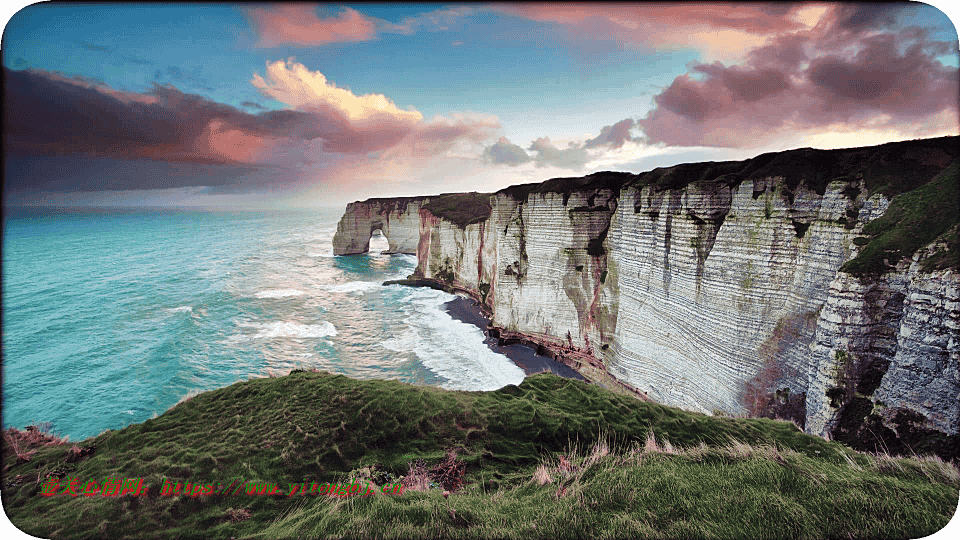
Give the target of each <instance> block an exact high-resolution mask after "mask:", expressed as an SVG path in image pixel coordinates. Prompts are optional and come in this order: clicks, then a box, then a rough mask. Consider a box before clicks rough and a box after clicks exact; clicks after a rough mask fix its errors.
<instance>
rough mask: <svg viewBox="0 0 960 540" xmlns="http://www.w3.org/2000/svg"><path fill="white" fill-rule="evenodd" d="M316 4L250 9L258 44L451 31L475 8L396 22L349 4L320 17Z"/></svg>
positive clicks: (356, 39)
mask: <svg viewBox="0 0 960 540" xmlns="http://www.w3.org/2000/svg"><path fill="white" fill-rule="evenodd" d="M317 7H318V6H317V5H316V4H284V5H280V6H276V7H271V8H251V9H248V10H247V14H248V15H249V17H250V20H251V22H252V24H253V27H254V29H255V30H256V32H257V34H258V35H259V36H260V41H259V45H260V46H261V47H275V46H278V45H301V46H316V45H327V44H330V43H353V42H360V41H371V40H374V39H376V38H377V37H378V36H379V35H380V34H381V33H388V34H402V35H412V34H414V33H416V32H417V31H419V30H422V29H425V30H428V31H433V32H436V31H441V30H449V29H450V27H451V26H452V25H453V24H455V23H456V21H458V20H459V19H461V18H463V17H464V16H467V15H470V14H472V13H474V11H475V10H474V8H471V7H469V6H457V7H450V8H442V9H438V10H435V11H430V12H426V13H421V14H419V15H416V16H414V17H404V18H403V19H401V20H400V21H399V22H396V23H393V22H390V21H386V20H383V19H378V18H376V17H371V16H369V15H365V14H363V13H360V12H359V11H357V10H355V9H351V8H346V7H345V8H344V9H343V11H342V12H341V13H340V14H339V15H337V16H334V17H328V18H325V19H321V18H320V17H318V16H317Z"/></svg>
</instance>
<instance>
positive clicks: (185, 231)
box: [2, 208, 524, 441]
mask: <svg viewBox="0 0 960 540" xmlns="http://www.w3.org/2000/svg"><path fill="white" fill-rule="evenodd" d="M342 213H343V209H334V208H330V209H320V210H310V211H303V210H291V211H256V212H255V211H208V210H179V209H177V210H172V209H151V210H143V209H50V208H45V209H36V208H30V209H24V208H16V209H9V208H7V209H4V220H3V249H2V255H3V261H2V262H3V265H2V286H3V287H2V301H3V303H2V315H3V320H2V322H3V326H2V332H3V349H2V353H3V371H2V374H3V382H2V387H3V427H4V429H6V428H9V427H17V428H20V429H23V428H24V427H25V426H27V425H31V424H37V423H43V422H49V423H50V424H51V428H52V431H53V432H54V433H57V434H59V435H68V436H69V437H70V439H71V440H73V441H79V440H82V439H85V438H87V437H90V436H95V435H97V434H99V433H101V432H103V431H105V430H108V429H120V428H123V427H125V426H127V425H129V424H131V423H139V422H143V421H145V420H147V419H149V418H151V417H155V416H157V415H160V414H163V412H164V411H166V410H168V409H169V408H170V407H172V406H174V405H176V404H177V403H178V402H179V401H180V400H181V399H183V398H185V397H187V396H190V395H194V394H196V393H199V392H202V391H206V390H212V389H216V388H221V387H224V386H228V385H230V384H233V383H236V382H238V381H246V380H249V379H251V378H254V377H266V376H270V375H271V374H275V375H280V374H285V373H287V372H289V371H290V370H292V369H297V368H300V369H311V368H315V369H318V370H322V371H328V372H331V373H338V374H343V375H346V376H348V377H351V378H355V379H395V380H399V381H403V382H406V383H411V384H417V385H431V386H437V387H441V388H447V389H456V390H494V389H497V388H501V387H503V386H505V385H508V384H519V383H520V382H521V381H522V380H523V378H524V371H523V369H521V368H520V367H518V366H517V365H516V364H515V363H513V362H512V361H511V360H510V359H509V358H507V356H505V355H503V354H498V353H497V352H494V351H493V350H491V349H490V348H489V347H488V346H487V344H486V343H484V337H485V336H484V335H483V333H482V332H481V330H480V329H479V328H478V327H476V326H474V325H471V324H467V323H465V322H461V321H458V320H455V319H453V318H451V316H450V315H449V314H448V313H447V312H446V310H444V309H443V306H444V304H445V303H446V302H448V301H450V300H452V299H454V298H455V296H454V295H451V294H447V293H445V292H442V291H437V290H433V289H427V288H410V287H404V286H400V285H389V286H383V285H382V282H383V281H385V280H391V279H398V278H404V277H407V276H408V275H410V274H411V273H412V272H413V271H414V269H415V267H416V257H414V256H412V255H402V254H393V255H390V254H385V253H383V252H384V251H385V250H387V241H386V239H385V238H384V237H383V236H375V237H374V238H373V239H372V240H371V246H370V252H369V253H367V254H363V255H352V256H346V257H335V256H334V255H333V247H332V240H333V235H334V232H335V231H336V228H337V222H338V221H339V219H340V216H341V215H342Z"/></svg>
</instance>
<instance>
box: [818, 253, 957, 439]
mask: <svg viewBox="0 0 960 540" xmlns="http://www.w3.org/2000/svg"><path fill="white" fill-rule="evenodd" d="M918 258H919V256H916V257H915V258H914V259H915V260H914V261H913V262H912V263H901V265H900V266H899V267H898V271H897V272H893V273H890V274H887V275H884V276H883V277H881V278H856V277H854V276H850V275H848V274H844V273H840V274H838V275H837V278H836V279H835V280H834V281H833V283H831V285H830V297H829V298H828V300H827V304H826V306H825V308H824V310H823V314H822V316H821V318H820V321H819V326H818V328H817V337H816V342H815V343H814V345H813V346H811V350H810V356H811V363H812V369H811V370H810V374H809V381H808V386H809V391H808V393H807V425H806V431H807V432H808V433H811V434H815V435H821V436H824V435H826V434H827V433H829V432H831V431H833V430H834V429H835V428H836V426H837V422H838V419H839V414H840V410H841V407H843V406H844V405H846V404H847V403H850V401H851V399H854V398H859V399H861V400H869V402H870V403H871V404H872V405H873V410H872V411H869V412H879V413H880V414H881V415H882V416H884V419H885V420H890V418H889V417H890V416H892V414H893V413H894V412H896V411H898V410H909V411H913V412H916V413H919V414H921V415H923V416H924V417H925V418H926V423H927V427H930V428H933V429H936V430H939V431H942V432H944V433H946V434H948V435H953V434H957V433H958V424H960V375H958V366H960V343H958V339H960V338H958V336H960V332H958V328H960V276H958V275H957V274H956V273H954V272H953V271H951V270H945V271H938V272H933V273H921V272H920V271H919V263H918V261H917V259H918ZM871 371H872V372H873V373H871ZM865 375H866V376H865ZM881 377H882V378H881Z"/></svg>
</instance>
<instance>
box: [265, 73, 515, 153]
mask: <svg viewBox="0 0 960 540" xmlns="http://www.w3.org/2000/svg"><path fill="white" fill-rule="evenodd" d="M251 83H252V84H253V85H254V86H255V87H257V88H258V89H260V91H261V92H262V93H263V94H264V95H266V96H268V97H271V98H273V99H276V100H277V101H280V102H282V103H284V104H286V105H289V106H290V107H291V108H292V109H294V110H297V111H300V112H303V113H306V114H310V115H312V116H313V117H315V118H316V121H317V125H318V126H319V129H320V135H319V137H320V138H321V139H322V140H323V150H324V151H326V152H335V153H345V154H360V153H367V152H376V151H381V150H386V149H388V148H391V147H394V146H398V145H402V146H404V148H403V149H399V150H397V151H398V152H401V151H405V152H408V153H412V154H417V155H427V154H438V153H442V152H445V151H447V150H449V149H450V148H451V147H452V146H454V145H455V144H457V143H459V142H473V143H478V142H479V141H481V140H485V139H487V138H489V137H490V136H491V130H492V129H495V128H498V127H499V125H500V124H499V121H498V120H497V119H496V118H493V117H488V118H480V117H469V118H468V117H466V116H462V115H461V116H454V117H453V118H443V117H437V118H434V119H433V120H431V121H430V122H425V121H424V120H423V115H422V114H421V113H420V112H419V111H416V110H414V109H408V110H404V109H401V108H399V107H397V106H396V104H394V103H393V101H391V100H390V99H389V98H388V97H386V96H384V95H383V94H365V95H360V96H358V95H356V94H354V93H353V92H351V91H350V90H349V89H345V88H338V87H337V86H336V85H335V84H333V83H332V82H329V81H327V79H326V77H325V76H324V75H323V74H322V73H320V72H318V71H316V72H315V71H310V70H309V69H307V68H306V67H305V66H303V65H302V64H299V63H296V62H294V61H293V60H287V61H286V62H284V61H278V62H274V63H272V64H268V65H267V77H266V78H263V77H261V76H260V75H259V74H255V75H254V76H253V79H252V80H251Z"/></svg>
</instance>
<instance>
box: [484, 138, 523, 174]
mask: <svg viewBox="0 0 960 540" xmlns="http://www.w3.org/2000/svg"><path fill="white" fill-rule="evenodd" d="M484 158H486V160H487V161H488V162H490V163H493V164H496V165H510V166H511V167H515V166H517V165H522V164H524V163H528V162H530V160H531V159H533V158H531V157H530V154H527V151H526V150H524V149H523V148H521V147H520V146H518V145H516V144H513V143H511V142H510V139H507V138H506V137H500V140H498V141H497V142H495V143H494V144H493V146H490V147H488V148H487V149H486V150H484Z"/></svg>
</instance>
